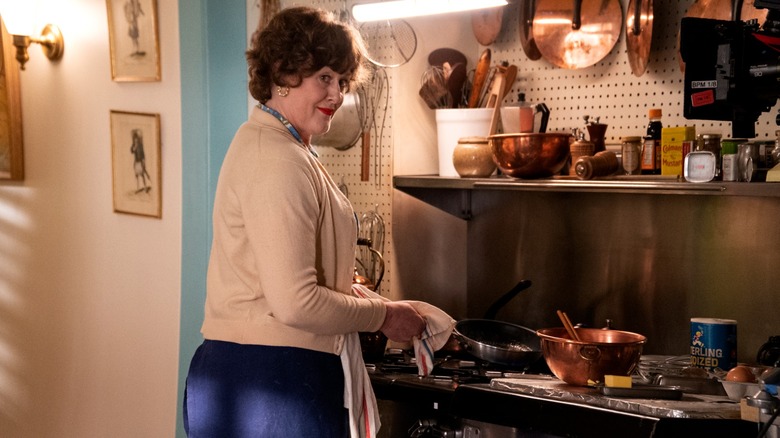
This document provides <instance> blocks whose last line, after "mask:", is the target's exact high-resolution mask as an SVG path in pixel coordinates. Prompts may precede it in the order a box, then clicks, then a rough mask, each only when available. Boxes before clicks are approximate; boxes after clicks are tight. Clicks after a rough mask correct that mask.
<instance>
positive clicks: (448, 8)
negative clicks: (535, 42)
mask: <svg viewBox="0 0 780 438" xmlns="http://www.w3.org/2000/svg"><path fill="white" fill-rule="evenodd" d="M505 5H507V1H506V0H393V1H386V2H377V3H361V4H356V5H354V6H352V17H353V18H354V19H355V21H361V22H363V21H377V20H393V19H397V18H408V17H421V16H425V15H437V14H447V13H450V12H461V11H473V10H477V9H487V8H495V7H498V6H505Z"/></svg>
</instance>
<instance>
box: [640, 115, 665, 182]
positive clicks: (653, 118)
mask: <svg viewBox="0 0 780 438" xmlns="http://www.w3.org/2000/svg"><path fill="white" fill-rule="evenodd" d="M661 115H662V112H661V109H660V108H653V109H651V110H650V111H648V113H647V116H648V118H649V119H650V123H649V124H648V125H647V136H646V137H645V138H644V144H643V145H642V173H643V174H645V175H653V174H660V173H661V130H662V129H663V124H662V123H661Z"/></svg>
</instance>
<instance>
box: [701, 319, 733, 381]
mask: <svg viewBox="0 0 780 438" xmlns="http://www.w3.org/2000/svg"><path fill="white" fill-rule="evenodd" d="M691 365H692V366H695V367H699V368H704V369H707V370H709V371H715V370H718V369H719V370H723V371H728V370H730V369H732V368H734V367H735V366H736V365H737V321H735V320H733V319H718V318H691Z"/></svg>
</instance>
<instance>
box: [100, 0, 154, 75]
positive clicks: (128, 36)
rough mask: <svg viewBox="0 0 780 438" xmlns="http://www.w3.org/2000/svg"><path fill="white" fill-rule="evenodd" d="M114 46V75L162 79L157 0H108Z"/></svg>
mask: <svg viewBox="0 0 780 438" xmlns="http://www.w3.org/2000/svg"><path fill="white" fill-rule="evenodd" d="M106 6H107V8H108V36H109V41H110V46H111V79H113V80H114V81H117V82H154V81H159V80H160V77H161V73H160V40H159V35H158V26H157V0H106Z"/></svg>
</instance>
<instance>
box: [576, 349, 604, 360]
mask: <svg viewBox="0 0 780 438" xmlns="http://www.w3.org/2000/svg"><path fill="white" fill-rule="evenodd" d="M600 356H601V350H600V349H599V347H598V346H596V345H583V346H582V347H580V357H581V358H583V359H585V360H587V361H588V362H594V361H597V360H598V359H599V357H600Z"/></svg>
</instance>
